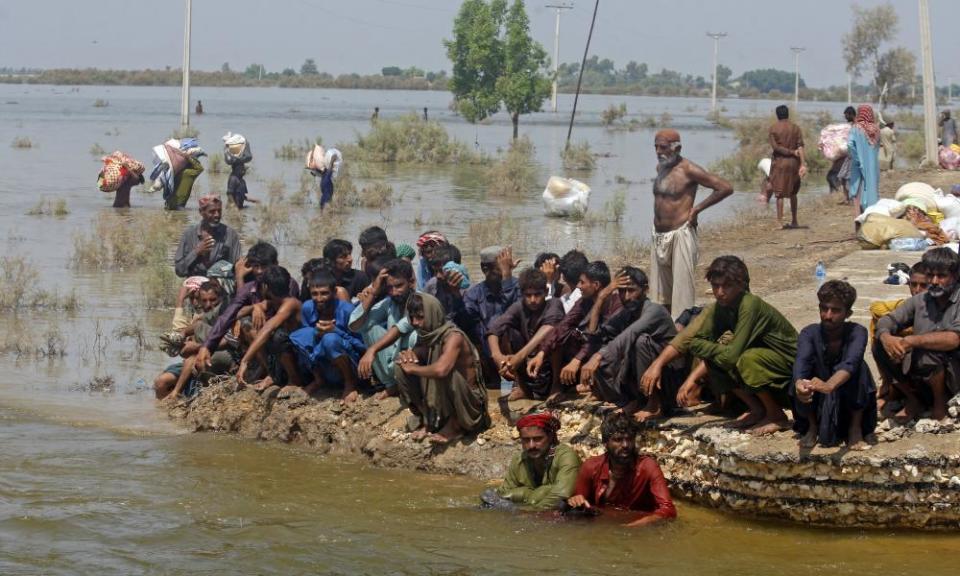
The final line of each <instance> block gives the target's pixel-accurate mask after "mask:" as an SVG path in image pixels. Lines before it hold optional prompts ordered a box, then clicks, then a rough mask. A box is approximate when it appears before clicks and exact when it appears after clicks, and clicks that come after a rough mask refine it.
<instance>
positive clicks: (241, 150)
mask: <svg viewBox="0 0 960 576" xmlns="http://www.w3.org/2000/svg"><path fill="white" fill-rule="evenodd" d="M251 160H253V153H252V152H251V151H250V142H249V141H248V140H247V139H246V138H244V137H243V135H242V134H233V133H232V132H227V135H226V136H224V137H223V161H224V162H226V163H227V164H228V165H230V166H235V165H237V164H246V163H247V162H250V161H251Z"/></svg>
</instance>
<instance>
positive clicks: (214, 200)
mask: <svg viewBox="0 0 960 576" xmlns="http://www.w3.org/2000/svg"><path fill="white" fill-rule="evenodd" d="M198 203H199V204H200V209H201V210H203V209H204V208H206V207H207V206H210V205H211V204H216V205H217V206H222V205H223V202H222V201H221V200H220V197H219V196H217V195H216V194H207V195H206V196H201V197H200V200H198Z"/></svg>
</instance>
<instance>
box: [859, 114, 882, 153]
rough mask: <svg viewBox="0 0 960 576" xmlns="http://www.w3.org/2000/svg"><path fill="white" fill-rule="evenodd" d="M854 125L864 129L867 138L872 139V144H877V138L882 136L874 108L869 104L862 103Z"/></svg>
mask: <svg viewBox="0 0 960 576" xmlns="http://www.w3.org/2000/svg"><path fill="white" fill-rule="evenodd" d="M854 125H855V126H856V127H857V128H860V129H861V130H863V133H864V134H866V135H867V140H869V141H870V144H871V145H873V146H876V145H877V140H878V139H879V138H880V127H879V126H877V119H876V117H875V116H874V114H873V108H871V107H870V106H869V105H868V104H861V105H860V107H859V108H857V119H856V121H855V124H854Z"/></svg>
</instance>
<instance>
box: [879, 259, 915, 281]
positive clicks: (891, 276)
mask: <svg viewBox="0 0 960 576" xmlns="http://www.w3.org/2000/svg"><path fill="white" fill-rule="evenodd" d="M883 283H884V284H893V285H907V284H909V283H910V267H909V266H907V265H906V264H905V263H903V262H891V263H890V264H889V265H888V266H887V279H886V280H884V281H883Z"/></svg>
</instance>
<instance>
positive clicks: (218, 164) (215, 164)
mask: <svg viewBox="0 0 960 576" xmlns="http://www.w3.org/2000/svg"><path fill="white" fill-rule="evenodd" d="M225 166H226V163H224V161H223V154H221V153H220V152H214V153H213V154H211V155H210V156H209V158H208V160H207V172H209V173H210V174H222V173H223V172H224V167H225Z"/></svg>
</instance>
